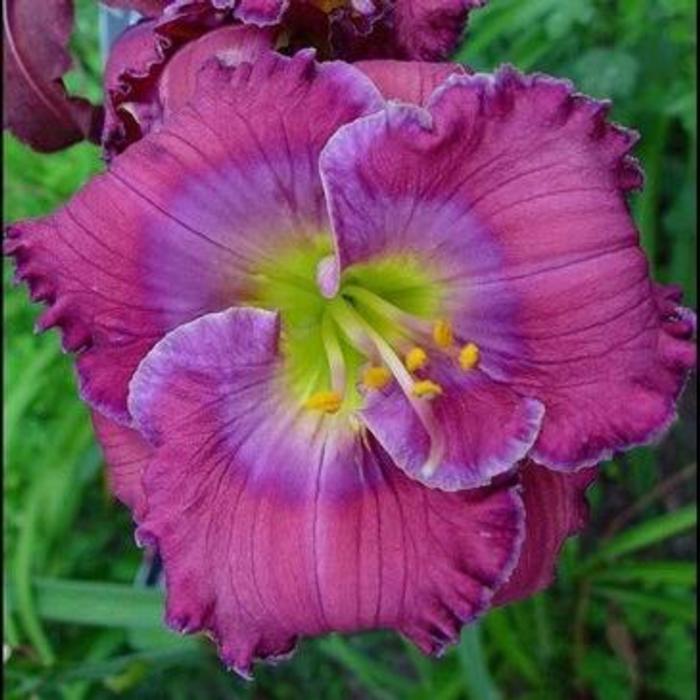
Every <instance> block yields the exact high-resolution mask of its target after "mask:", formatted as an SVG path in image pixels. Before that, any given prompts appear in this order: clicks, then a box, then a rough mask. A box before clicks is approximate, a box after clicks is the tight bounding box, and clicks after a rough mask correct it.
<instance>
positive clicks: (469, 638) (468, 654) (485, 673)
mask: <svg viewBox="0 0 700 700" xmlns="http://www.w3.org/2000/svg"><path fill="white" fill-rule="evenodd" d="M457 657H458V658H459V664H460V666H461V668H462V676H463V678H464V685H465V688H466V689H467V692H468V694H469V697H470V698H472V700H500V699H501V695H500V693H499V692H498V691H497V690H496V686H495V685H494V682H493V680H492V679H491V674H490V673H489V669H488V666H487V664H486V658H485V656H484V652H483V649H482V646H481V637H480V629H479V626H478V625H477V624H476V623H472V624H471V625H467V626H466V627H465V628H464V630H462V640H461V641H460V643H459V646H458V647H457Z"/></svg>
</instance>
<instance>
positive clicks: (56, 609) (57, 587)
mask: <svg viewBox="0 0 700 700" xmlns="http://www.w3.org/2000/svg"><path fill="white" fill-rule="evenodd" d="M32 583H33V585H32V590H33V593H34V596H35V598H36V604H37V610H38V613H39V615H40V616H41V617H42V618H44V619H46V620H53V621H55V622H69V623H73V624H77V625H99V626H102V627H132V628H160V629H163V628H164V625H163V622H162V616H163V611H162V609H163V594H162V593H161V592H160V591H157V590H153V589H145V588H135V587H133V586H128V585H124V584H118V583H91V582H88V581H69V580H61V579H42V578H38V579H35V580H34V581H33V582H32ZM11 593H12V591H11ZM11 599H12V598H11Z"/></svg>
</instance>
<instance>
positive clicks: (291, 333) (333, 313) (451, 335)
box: [249, 236, 479, 423]
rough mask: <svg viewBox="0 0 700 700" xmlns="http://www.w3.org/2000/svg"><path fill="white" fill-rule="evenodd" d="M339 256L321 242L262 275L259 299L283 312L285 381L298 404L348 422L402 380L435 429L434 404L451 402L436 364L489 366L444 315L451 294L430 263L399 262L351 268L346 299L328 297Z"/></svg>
mask: <svg viewBox="0 0 700 700" xmlns="http://www.w3.org/2000/svg"><path fill="white" fill-rule="evenodd" d="M331 252H332V251H331V244H330V241H329V239H328V237H326V236H318V237H315V238H312V239H310V240H309V243H308V245H305V246H298V245H297V246H296V247H295V248H293V249H291V248H290V249H288V250H286V251H284V252H282V253H281V254H279V255H276V256H275V258H274V260H269V261H268V262H266V263H265V264H263V265H262V266H261V267H260V268H259V269H258V271H257V274H256V281H257V285H256V289H255V292H254V293H253V295H252V298H251V299H250V300H249V301H250V303H251V304H254V305H257V306H262V307H265V308H271V309H278V310H279V312H280V315H281V320H282V332H281V351H282V354H283V357H284V367H285V370H284V371H285V379H286V382H287V384H288V387H289V391H290V392H291V394H292V396H293V398H294V400H295V401H297V402H298V403H299V404H300V405H302V406H304V407H305V408H306V409H308V410H312V411H320V412H322V413H324V414H328V415H335V414H341V415H342V414H346V413H348V412H353V411H355V410H357V409H358V408H360V407H361V406H362V405H363V403H364V401H365V396H366V394H367V393H368V392H373V391H383V390H385V389H387V388H388V387H389V385H390V384H391V382H392V381H394V380H395V381H396V382H397V384H398V386H399V387H400V389H401V390H402V391H403V392H404V394H405V395H406V397H407V398H408V400H409V401H410V402H411V404H412V405H413V406H414V408H415V410H416V411H417V412H418V413H419V415H420V416H421V418H422V419H423V420H424V422H426V423H430V420H431V417H430V409H429V408H428V407H427V406H426V403H428V402H429V401H430V400H431V399H434V398H436V397H438V396H440V395H441V394H442V393H443V388H442V387H441V385H440V384H439V382H438V381H437V380H436V379H435V377H434V376H431V360H432V359H437V357H438V356H443V357H444V356H448V357H449V359H450V361H451V362H453V363H454V365H455V366H456V367H457V368H461V370H470V369H472V368H473V367H475V366H476V364H477V363H478V361H479V350H478V348H477V347H476V345H474V344H473V343H467V344H465V345H462V346H460V345H459V344H458V342H457V340H458V339H457V338H456V337H455V331H454V329H453V326H452V324H451V323H450V321H449V319H446V318H443V317H442V316H441V313H440V310H441V308H442V307H443V306H444V292H445V290H444V286H443V285H441V284H440V283H438V282H437V281H436V275H434V274H431V272H430V270H428V269H427V268H426V267H425V266H424V265H422V264H421V261H420V260H417V259H415V258H413V257H411V256H408V255H398V254H397V255H393V256H388V257H385V258H383V259H381V260H378V261H373V262H371V263H366V264H361V265H354V266H352V267H350V268H348V269H347V270H345V271H344V272H343V275H342V278H341V282H340V289H339V291H338V293H337V294H336V295H335V296H333V297H332V298H328V297H327V296H325V295H324V293H323V291H322V290H321V289H320V288H319V283H318V281H317V280H318V277H319V271H320V270H323V268H324V266H325V265H327V264H328V261H329V260H332V258H329V256H330V255H331Z"/></svg>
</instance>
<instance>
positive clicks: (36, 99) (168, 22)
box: [3, 0, 485, 158]
mask: <svg viewBox="0 0 700 700" xmlns="http://www.w3.org/2000/svg"><path fill="white" fill-rule="evenodd" d="M103 1H104V2H105V4H106V5H110V6H113V7H119V8H123V9H128V10H135V11H137V12H140V13H141V14H143V15H144V16H145V17H146V18H147V20H146V21H143V22H140V23H139V24H137V25H135V26H134V27H132V28H130V29H129V30H127V31H126V32H125V34H124V35H123V36H122V37H121V38H120V40H119V41H118V42H117V44H116V46H115V47H114V49H113V51H112V53H111V55H110V58H109V62H108V66H107V68H106V75H105V110H106V124H105V127H104V133H103V134H101V129H102V117H103V111H102V108H100V107H95V106H93V105H91V104H90V103H89V102H87V101H86V100H83V99H81V98H77V97H71V96H69V95H68V94H67V93H66V90H65V87H64V85H63V82H62V77H63V75H64V74H65V73H66V71H67V70H68V68H69V67H70V57H69V55H68V52H67V49H66V46H67V43H68V39H69V36H70V32H71V29H72V25H73V2H72V0H7V2H6V3H4V5H3V12H4V16H3V19H4V39H5V48H4V59H5V66H6V69H5V78H6V81H7V87H6V90H5V100H4V111H5V119H4V122H3V127H4V128H9V129H10V130H11V131H12V132H13V133H14V134H15V135H16V136H17V137H18V138H20V139H22V140H23V141H24V142H25V143H27V144H28V145H30V146H31V147H32V148H35V149H37V150H39V151H55V150H58V149H61V148H65V147H66V146H69V145H71V144H73V143H75V142H76V141H80V140H82V139H84V138H87V139H90V140H93V141H96V142H99V141H100V138H102V140H103V143H104V147H105V153H106V156H107V157H108V158H109V157H111V156H112V155H113V154H114V153H117V152H119V151H121V150H123V149H124V148H125V147H126V146H128V145H129V144H130V143H132V142H133V141H135V140H137V139H138V138H140V137H141V136H143V135H144V134H145V133H146V132H147V131H148V130H149V129H150V128H151V127H152V126H154V125H157V124H159V123H160V119H161V116H162V112H163V110H164V108H165V107H164V104H163V100H164V99H167V98H166V97H165V95H164V93H168V92H169V91H174V92H175V93H176V95H177V94H182V93H183V91H186V90H187V89H188V88H187V82H188V81H191V80H192V78H191V77H189V78H188V77H187V76H188V75H189V76H194V75H195V73H196V69H197V68H198V67H199V66H200V65H201V64H202V63H203V62H205V60H206V59H207V58H210V57H212V56H214V55H218V56H219V57H220V58H221V59H223V60H225V61H226V62H227V63H229V64H230V65H234V64H236V63H238V62H240V61H242V60H246V59H247V60H252V59H254V58H255V56H256V55H257V53H258V51H259V50H261V49H262V48H266V49H269V48H277V49H283V48H284V49H285V50H286V51H287V52H293V51H295V50H296V49H299V48H303V47H306V46H311V47H315V48H316V49H317V50H318V51H319V55H320V56H322V57H323V58H343V59H346V60H359V59H366V58H377V57H385V58H397V59H408V58H417V59H422V60H429V61H435V60H441V59H444V58H447V57H448V56H449V55H450V54H451V53H452V52H453V51H454V50H455V49H456V47H457V44H458V42H459V41H460V39H461V37H462V34H463V32H464V29H465V26H466V23H467V18H468V15H469V13H470V11H471V10H472V9H474V8H477V7H481V6H482V5H483V4H484V2H485V0H103ZM171 64H174V65H171ZM183 76H184V77H183ZM182 80H184V81H185V86H183V87H180V83H181V82H182ZM161 82H166V83H168V85H167V86H163V85H161Z"/></svg>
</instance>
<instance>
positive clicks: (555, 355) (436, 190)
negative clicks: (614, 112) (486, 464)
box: [321, 67, 695, 470]
mask: <svg viewBox="0 0 700 700" xmlns="http://www.w3.org/2000/svg"><path fill="white" fill-rule="evenodd" d="M606 112H607V105H606V104H605V103H600V102H596V101H594V100H591V99H588V98H585V97H583V96H580V95H575V94H573V90H572V87H571V85H570V84H568V83H566V82H562V81H556V80H553V79H551V78H547V77H544V76H529V77H528V76H523V75H520V74H519V73H517V72H516V71H514V70H513V69H511V68H508V67H506V68H503V69H501V70H500V71H499V72H498V73H497V74H496V75H494V76H485V75H475V76H461V77H460V76H451V77H449V78H448V79H447V81H446V83H445V84H444V86H443V87H441V88H438V90H437V91H436V93H435V95H434V96H433V98H432V99H431V101H430V103H429V105H428V109H420V108H417V107H409V106H398V105H392V104H390V105H389V106H388V107H387V109H386V111H385V112H384V113H378V114H376V115H372V116H369V117H366V118H364V119H362V120H358V121H357V122H354V123H353V124H351V125H349V126H346V127H345V128H343V129H342V130H341V131H340V132H339V133H338V135H337V136H336V137H335V138H334V139H333V140H332V141H331V142H330V143H329V145H328V146H327V148H326V149H325V151H324V153H323V155H322V158H321V167H322V171H323V174H324V181H325V184H326V192H327V196H328V199H329V202H330V204H329V207H330V210H331V213H332V219H333V228H334V235H335V237H336V240H337V250H338V258H339V266H338V267H339V272H340V273H342V270H343V269H345V268H347V267H348V266H349V265H352V264H355V263H359V262H363V261H366V260H370V259H376V258H379V257H381V256H384V255H387V254H391V253H394V252H403V253H410V254H411V255H414V256H418V257H420V258H422V259H423V260H424V261H425V262H426V263H427V264H429V265H430V266H431V268H432V269H434V270H436V276H437V278H438V279H439V281H440V282H441V283H442V284H444V285H445V289H446V297H447V301H446V307H447V308H446V311H445V314H446V315H447V316H449V317H450V318H451V319H452V321H453V323H454V325H455V328H456V331H457V332H458V334H459V335H460V336H461V337H462V338H464V339H465V340H469V341H473V342H475V343H476V344H477V345H478V346H479V347H480V349H481V358H482V361H481V365H480V367H481V369H482V370H483V371H484V372H485V373H487V374H488V375H489V376H491V377H493V378H494V379H498V380H499V381H501V382H506V383H508V384H509V385H510V386H511V388H512V389H513V390H514V391H516V392H517V393H519V394H521V395H522V396H525V397H529V398H534V399H537V400H539V401H541V402H542V403H543V404H544V405H545V409H546V410H545V419H544V421H543V423H542V430H541V433H540V435H539V437H538V440H537V442H536V443H535V446H534V448H533V452H532V456H533V458H535V459H536V460H537V461H538V462H540V463H542V464H545V465H547V466H551V467H553V468H558V469H563V470H572V469H576V468H580V467H583V466H587V465H593V464H595V463H597V462H598V461H599V460H601V459H603V458H605V457H608V456H609V455H610V454H611V453H612V452H613V451H615V450H620V449H625V448H628V447H630V446H632V445H636V444H640V443H644V442H647V441H649V440H651V439H653V438H655V437H656V436H658V435H659V434H661V432H663V430H664V429H665V428H666V427H667V426H668V424H669V423H670V421H671V420H672V419H673V416H674V403H675V400H676V398H677V396H678V393H679V391H680V389H681V387H682V386H683V383H684V381H685V378H686V376H687V373H688V369H689V368H690V367H692V366H693V365H694V363H695V347H694V345H693V344H692V342H690V340H689V335H688V333H689V330H690V329H691V328H692V314H690V313H689V312H688V311H687V310H684V309H682V308H681V307H680V306H679V305H678V303H675V304H673V305H672V306H673V310H672V311H671V312H669V311H668V310H664V309H667V307H668V306H669V300H668V299H664V300H663V301H659V300H658V299H657V297H656V295H655V294H654V292H653V287H652V285H651V283H650V280H649V274H648V264H647V261H646V259H645V257H644V254H643V252H642V251H641V249H640V247H639V237H638V234H637V232H636V230H635V228H634V225H633V222H632V220H631V218H630V215H629V211H628V206H627V202H626V200H625V193H626V192H627V191H628V190H630V189H632V188H635V187H638V186H640V185H641V180H642V177H641V172H640V170H639V167H638V164H637V163H636V161H635V160H634V159H633V158H632V157H631V156H630V150H631V148H632V146H633V145H634V142H635V140H636V136H635V135H634V134H633V133H631V132H628V131H626V130H624V129H622V128H620V127H618V126H615V125H611V124H609V123H608V122H607V121H606V119H605V115H606ZM331 282H332V280H327V285H328V286H329V288H332V287H333V285H332V284H331Z"/></svg>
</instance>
